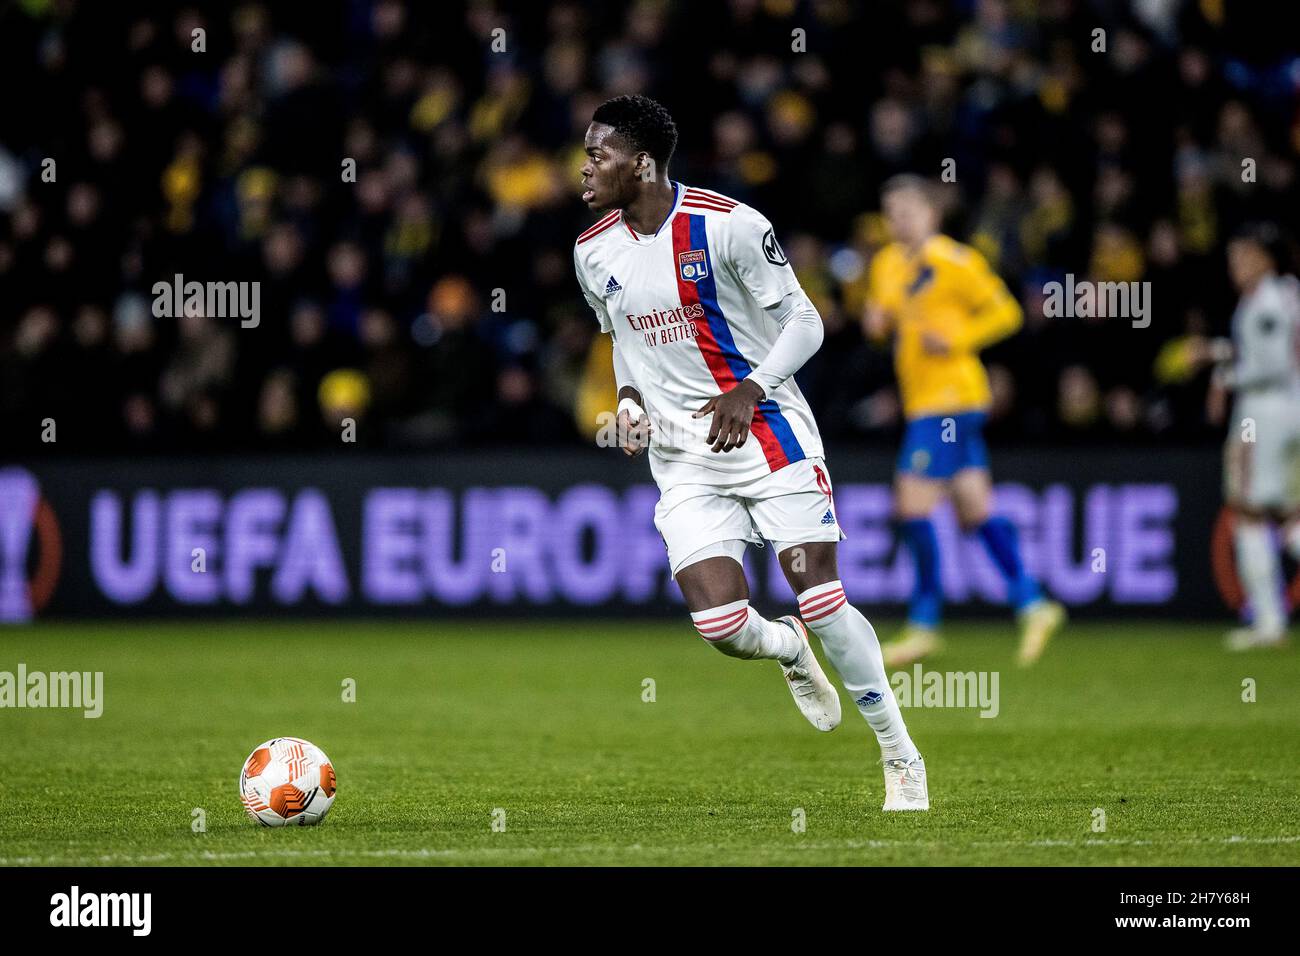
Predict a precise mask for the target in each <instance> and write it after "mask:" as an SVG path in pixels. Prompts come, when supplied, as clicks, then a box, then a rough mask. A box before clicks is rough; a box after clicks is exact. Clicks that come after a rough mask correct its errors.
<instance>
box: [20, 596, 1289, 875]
mask: <svg viewBox="0 0 1300 956" xmlns="http://www.w3.org/2000/svg"><path fill="white" fill-rule="evenodd" d="M895 630H896V629H895V628H893V627H884V628H882V632H883V633H886V634H891V633H893V632H894V631H895ZM1010 631H1011V629H1010V625H1009V624H1008V625H1000V624H979V625H954V626H952V627H950V628H949V629H948V631H947V636H948V637H949V638H950V641H949V651H948V652H947V653H946V654H944V655H943V656H942V657H940V658H937V659H935V660H934V661H932V662H930V663H929V664H927V668H933V669H943V670H963V671H964V670H997V671H999V672H1000V675H1001V677H1000V688H999V690H1000V697H1001V700H1000V705H1001V712H1000V714H999V715H998V716H997V717H996V718H993V719H987V718H980V717H979V716H978V713H977V711H976V710H975V709H966V710H957V709H946V710H945V709H934V708H923V709H915V708H910V709H907V710H905V711H904V714H905V715H906V717H907V719H908V722H909V726H910V728H911V731H912V734H913V736H914V738H915V739H916V741H917V742H918V744H919V746H920V747H921V749H922V752H923V753H924V754H925V757H926V763H927V765H928V767H929V773H930V792H931V800H932V804H933V809H932V810H931V812H930V813H928V814H883V813H882V812H881V811H880V804H881V802H882V799H883V784H882V777H881V771H880V767H879V765H878V763H877V759H878V756H879V753H878V750H877V748H876V745H875V742H874V740H873V739H872V737H871V734H870V730H869V728H868V727H867V725H866V723H865V721H863V720H862V719H861V718H860V716H859V715H858V714H857V712H856V709H855V708H854V707H853V705H852V703H851V702H850V701H847V700H846V701H845V714H844V722H843V724H842V725H841V727H840V728H839V729H837V730H836V731H835V732H834V733H831V734H819V733H817V732H816V731H814V730H813V729H812V728H811V727H809V726H808V725H807V724H806V723H805V722H804V720H803V718H802V717H800V716H799V714H798V712H797V711H796V709H795V707H794V704H793V702H792V701H791V699H790V695H789V693H788V691H787V690H786V689H785V686H784V682H783V681H782V679H781V675H780V671H779V669H778V668H777V665H776V664H775V663H773V662H769V661H759V662H749V661H735V660H730V659H728V658H724V657H723V656H722V655H720V654H716V653H714V652H711V651H710V650H709V649H708V648H706V647H704V646H703V645H702V643H701V642H700V641H699V639H698V638H696V637H695V636H694V635H693V631H692V630H691V629H690V627H689V626H688V625H686V624H685V623H683V622H678V623H673V624H657V623H654V624H636V625H633V624H625V623H614V622H610V623H608V624H599V623H583V624H580V625H563V624H504V623H485V622H466V623H448V622H438V623H392V624H390V623H362V624H354V623H314V624H287V625H282V624H274V625H273V624H230V625H221V626H214V625H194V624H172V625H160V624H132V625H108V624H100V625H75V626H74V625H50V624H41V625H37V626H34V627H28V628H19V629H9V630H4V631H0V670H7V671H11V672H13V671H16V669H17V665H18V662H20V661H22V662H24V663H25V664H26V665H27V668H28V670H29V672H30V671H35V670H43V671H51V670H83V671H84V670H92V671H93V670H102V671H103V672H104V675H105V676H104V691H105V707H104V714H103V716H102V717H100V718H99V719H97V720H88V719H85V718H83V717H82V716H81V713H80V711H70V710H9V709H5V710H0V766H3V767H4V768H5V772H4V774H3V775H2V776H0V864H2V865H10V866H12V865H84V864H111V865H140V864H151V863H157V864H166V865H177V864H206V865H213V864H227V865H259V864H267V865H275V864H285V865H293V864H299V865H303V864H308V865H319V864H327V865H331V864H364V865H388V864H417V863H418V864H495V865H508V864H570V865H574V864H576V865H587V864H593V865H599V864H688V865H694V864H703V865H707V864H851V865H872V866H875V865H898V864H903V865H911V864H941V865H942V864H946V865H988V864H1027V865H1037V864H1084V865H1113V864H1154V865H1160V864H1186V865H1207V864H1224V865H1253V864H1290V865H1294V864H1296V863H1300V807H1298V806H1297V803H1296V801H1295V794H1296V792H1297V791H1298V790H1300V734H1298V733H1297V732H1296V728H1297V727H1300V656H1298V655H1297V654H1296V653H1295V652H1294V651H1292V652H1259V653H1255V654H1249V655H1228V654H1227V653H1225V652H1224V651H1222V650H1221V649H1220V646H1219V643H1218V640H1219V636H1220V633H1221V629H1220V628H1219V627H1214V626H1206V625H1172V624H1159V625H1157V624H1126V625H1116V624H1105V625H1073V626H1071V627H1070V629H1069V631H1068V632H1067V634H1066V635H1065V636H1064V637H1063V638H1061V639H1059V641H1058V642H1057V643H1056V644H1055V645H1054V646H1053V647H1052V648H1050V650H1049V652H1048V654H1047V656H1046V657H1045V658H1044V659H1043V660H1042V661H1041V663H1040V664H1039V666H1038V667H1036V668H1035V669H1033V670H1030V671H1025V672H1022V671H1018V670H1016V669H1015V667H1014V666H1013V665H1012V663H1011V655H1012V652H1013V638H1012V634H1011V633H1010ZM348 677H351V678H354V679H355V680H356V682H357V685H356V686H357V699H356V702H355V703H345V702H344V701H343V700H342V688H341V684H342V682H343V680H344V678H348ZM645 678H653V679H654V681H655V682H656V687H655V696H656V698H657V699H656V700H655V701H654V702H653V703H647V702H644V701H643V700H642V695H643V689H642V688H643V685H642V681H643V679H645ZM1244 678H1253V679H1254V680H1255V681H1256V683H1257V689H1256V693H1257V696H1258V699H1257V701H1256V702H1254V703H1245V702H1243V701H1242V681H1243V679H1244ZM279 735H295V736H302V737H306V738H307V739H309V740H311V741H313V742H314V743H316V744H318V745H320V746H321V747H322V748H324V750H325V752H326V753H328V754H329V756H330V758H331V759H332V760H333V762H334V766H335V768H336V769H337V771H338V777H339V792H338V798H337V800H336V802H335V804H334V807H333V809H332V810H331V812H330V815H329V817H328V818H327V819H326V820H325V822H324V823H323V824H322V825H320V826H318V827H312V828H296V827H295V828H283V829H276V830H267V829H263V828H260V827H258V826H256V825H255V824H254V823H253V822H252V821H250V820H249V819H248V818H246V817H245V816H244V813H243V810H242V808H241V807H240V804H239V801H238V796H237V786H236V781H237V778H238V774H239V769H240V766H241V763H242V761H243V760H244V758H245V756H247V754H248V752H249V751H250V750H251V749H252V748H253V747H254V746H255V745H256V744H258V743H259V742H261V741H263V740H265V739H267V738H270V737H275V736H279ZM196 807H197V808H203V809H204V810H205V812H206V824H207V831H206V832H205V833H195V832H193V831H192V829H191V820H192V816H191V811H192V810H193V809H194V808H196ZM495 808H501V809H503V810H504V811H505V831H504V832H493V829H492V822H493V811H494V809H495ZM796 808H802V809H803V810H804V812H805V813H806V820H807V824H806V832H803V833H795V832H793V830H792V827H791V823H792V819H793V817H792V811H794V810H795V809H796ZM1094 808H1101V809H1102V810H1104V811H1105V814H1106V829H1105V831H1104V832H1095V831H1094V830H1093V820H1094Z"/></svg>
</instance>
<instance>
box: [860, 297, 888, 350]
mask: <svg viewBox="0 0 1300 956" xmlns="http://www.w3.org/2000/svg"><path fill="white" fill-rule="evenodd" d="M862 334H863V336H864V337H865V338H866V339H867V341H869V342H883V341H884V340H885V339H886V338H888V336H889V316H888V315H887V314H886V313H885V310H884V309H882V308H880V307H879V306H875V305H868V306H867V307H866V308H865V309H864V310H863V313H862Z"/></svg>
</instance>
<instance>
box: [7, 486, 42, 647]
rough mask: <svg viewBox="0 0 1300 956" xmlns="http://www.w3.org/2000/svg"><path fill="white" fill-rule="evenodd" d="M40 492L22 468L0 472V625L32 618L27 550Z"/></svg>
mask: <svg viewBox="0 0 1300 956" xmlns="http://www.w3.org/2000/svg"><path fill="white" fill-rule="evenodd" d="M39 498H40V488H39V486H38V485H37V483H36V478H35V476H34V475H32V474H31V473H30V472H28V471H25V470H24V469H22V468H0V621H28V620H31V617H32V603H31V597H30V595H29V592H28V587H27V550H28V546H29V545H30V542H31V538H32V528H33V526H34V518H35V516H36V505H37V502H38V500H39Z"/></svg>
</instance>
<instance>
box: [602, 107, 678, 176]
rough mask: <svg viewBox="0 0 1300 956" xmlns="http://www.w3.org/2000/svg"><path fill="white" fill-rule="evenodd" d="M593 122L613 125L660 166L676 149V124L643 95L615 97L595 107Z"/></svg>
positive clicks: (664, 165) (670, 157) (664, 166)
mask: <svg viewBox="0 0 1300 956" xmlns="http://www.w3.org/2000/svg"><path fill="white" fill-rule="evenodd" d="M591 121H592V122H593V123H604V124H605V125H606V126H612V127H614V132H616V133H618V135H619V136H622V137H623V138H624V139H625V140H627V142H628V144H629V145H630V146H631V147H632V149H633V151H634V152H638V153H639V152H641V151H642V150H644V151H645V152H647V153H649V154H650V157H651V158H652V159H653V160H654V161H655V162H656V163H658V164H659V165H660V166H661V167H663V168H665V169H666V168H667V167H668V161H669V160H670V159H672V158H673V150H675V149H676V148H677V124H676V123H674V122H673V118H672V115H671V114H670V113H669V112H668V110H666V109H664V107H663V104H661V103H659V102H657V101H655V100H652V99H650V97H648V96H642V95H640V94H639V93H638V94H636V95H634V96H616V97H614V98H613V99H612V100H606V101H605V102H604V103H601V104H600V106H598V107H596V112H595V113H593V114H592V115H591Z"/></svg>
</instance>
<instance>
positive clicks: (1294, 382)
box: [1209, 224, 1300, 651]
mask: <svg viewBox="0 0 1300 956" xmlns="http://www.w3.org/2000/svg"><path fill="white" fill-rule="evenodd" d="M1284 260H1285V253H1284V246H1283V243H1282V241H1281V236H1280V234H1279V232H1278V230H1277V229H1276V228H1275V227H1274V226H1272V225H1270V224H1254V225H1250V226H1247V227H1245V228H1243V229H1242V230H1241V231H1240V232H1238V233H1237V234H1236V235H1235V236H1234V237H1233V239H1232V240H1231V241H1230V242H1229V244H1228V272H1229V274H1230V276H1231V278H1232V283H1233V285H1234V286H1235V287H1236V288H1237V290H1238V292H1240V293H1241V299H1240V300H1239V302H1238V304H1237V309H1236V311H1235V312H1234V313H1233V316H1232V339H1231V340H1227V339H1217V340H1215V341H1213V342H1212V343H1210V350H1209V352H1210V358H1211V359H1212V360H1214V361H1217V362H1218V364H1217V365H1216V367H1215V370H1214V374H1213V377H1212V380H1211V388H1210V396H1209V407H1210V417H1211V418H1212V419H1217V420H1222V418H1223V412H1224V410H1225V407H1226V404H1227V395H1228V394H1229V393H1231V394H1232V396H1233V403H1232V416H1231V418H1230V419H1228V422H1227V425H1228V435H1227V440H1226V441H1225V443H1224V468H1223V477H1224V497H1225V499H1226V500H1227V502H1228V505H1229V507H1231V508H1232V509H1233V512H1234V516H1235V519H1236V522H1235V532H1234V534H1235V545H1236V552H1237V572H1238V574H1239V575H1240V576H1241V580H1242V585H1243V587H1244V590H1245V592H1246V597H1247V599H1248V601H1249V603H1250V606H1251V610H1252V611H1253V614H1254V619H1253V621H1252V622H1251V624H1250V626H1249V627H1242V628H1238V629H1236V630H1234V631H1232V632H1230V633H1229V634H1228V636H1227V646H1228V647H1229V648H1230V649H1231V650H1235V651H1243V650H1250V649H1252V648H1258V647H1276V646H1280V645H1283V644H1285V643H1286V641H1287V611H1286V608H1285V606H1284V604H1283V596H1282V587H1281V582H1280V570H1281V563H1280V556H1279V553H1278V552H1279V548H1278V545H1277V538H1278V531H1280V537H1281V544H1282V548H1284V549H1285V550H1287V551H1288V552H1289V553H1290V554H1291V556H1292V557H1293V558H1295V559H1296V560H1298V561H1300V283H1298V282H1297V281H1296V278H1295V276H1292V275H1281V274H1279V273H1280V272H1281V271H1282V265H1283V262H1284Z"/></svg>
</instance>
